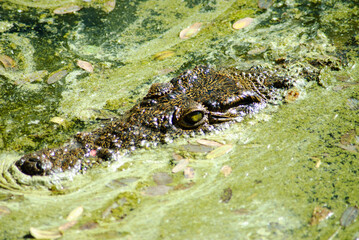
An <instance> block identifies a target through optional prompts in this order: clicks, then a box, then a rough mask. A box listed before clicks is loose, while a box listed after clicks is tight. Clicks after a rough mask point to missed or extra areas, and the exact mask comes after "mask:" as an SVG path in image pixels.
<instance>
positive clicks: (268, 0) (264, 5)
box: [258, 0, 273, 9]
mask: <svg viewBox="0 0 359 240" xmlns="http://www.w3.org/2000/svg"><path fill="white" fill-rule="evenodd" d="M272 4H273V0H258V7H259V8H260V9H268V8H270V6H272Z"/></svg>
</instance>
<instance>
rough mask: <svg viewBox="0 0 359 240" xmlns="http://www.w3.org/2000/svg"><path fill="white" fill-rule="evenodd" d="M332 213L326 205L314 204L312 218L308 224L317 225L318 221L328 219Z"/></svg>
mask: <svg viewBox="0 0 359 240" xmlns="http://www.w3.org/2000/svg"><path fill="white" fill-rule="evenodd" d="M332 215H333V212H332V211H330V210H329V209H328V208H326V207H320V206H316V207H315V208H314V210H313V213H312V218H311V219H310V225H312V226H314V225H317V224H318V223H319V222H321V221H323V220H325V219H328V218H329V217H330V216H332Z"/></svg>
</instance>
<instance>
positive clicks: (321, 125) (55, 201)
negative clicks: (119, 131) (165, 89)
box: [0, 0, 359, 239]
mask: <svg viewBox="0 0 359 240" xmlns="http://www.w3.org/2000/svg"><path fill="white" fill-rule="evenodd" d="M17 2H18V1H15V0H14V1H7V2H6V3H4V4H3V5H2V6H1V8H0V15H1V16H2V18H1V19H0V32H1V36H0V45H1V48H0V49H1V50H0V60H1V61H0V84H1V89H0V92H1V98H0V114H1V118H0V130H1V131H0V134H1V135H0V148H1V149H2V153H1V155H0V172H1V175H0V238H2V239H16V238H19V239H21V238H22V237H23V236H25V235H27V234H29V231H30V228H31V227H34V228H37V229H41V230H48V231H57V232H58V231H59V227H60V229H61V231H62V232H61V231H60V234H62V235H63V236H62V238H63V239H81V238H86V239H100V238H101V239H118V238H119V237H128V238H134V239H142V238H146V239H157V238H166V239H169V238H171V239H179V238H189V239H191V238H196V239H198V238H206V239H208V238H211V239H219V238H221V239H229V238H230V239H235V238H250V239H258V238H267V239H278V237H279V238H295V239H298V238H303V239H313V238H316V237H318V238H330V237H331V236H334V235H335V234H337V237H338V238H340V239H354V238H356V237H358V234H359V233H358V232H357V229H358V221H356V222H354V223H351V225H349V226H347V227H346V228H345V229H340V230H338V231H337V229H339V224H338V223H339V220H340V217H341V215H342V213H343V212H344V211H345V209H346V208H347V207H348V206H354V205H358V204H359V195H358V191H357V185H358V180H357V176H356V175H357V172H356V169H358V161H357V158H358V151H359V150H358V145H359V140H358V139H359V137H358V131H359V130H358V122H357V117H356V116H357V114H358V113H357V110H358V108H356V107H355V102H357V101H358V100H359V95H358V92H359V89H358V87H359V86H358V78H359V77H358V76H359V65H358V64H359V63H358V59H357V57H358V36H357V35H356V34H357V32H358V26H359V23H358V19H357V18H355V17H353V16H354V15H355V14H356V12H357V11H358V10H357V7H356V5H355V3H354V1H353V2H347V1H346V2H335V3H330V2H326V3H319V2H317V1H309V2H308V1H305V2H302V1H296V2H294V1H293V2H286V3H274V4H272V6H271V7H270V8H269V9H266V8H267V7H264V8H265V9H263V7H261V8H259V7H258V4H257V2H254V1H248V2H246V1H225V2H224V1H151V0H148V1H127V2H125V1H116V2H115V3H116V7H115V8H113V4H114V1H113V0H112V1H105V3H104V1H80V2H79V3H78V4H77V6H81V7H82V8H81V10H79V11H76V12H75V13H69V14H63V15H58V14H54V11H55V10H56V9H57V11H59V10H58V9H59V8H63V7H66V9H68V7H69V6H70V5H71V4H69V3H68V2H67V1H57V3H56V4H54V3H52V4H53V5H47V3H46V2H48V1H36V2H34V1H28V2H27V1H21V3H17ZM265 3H266V4H268V3H270V1H259V5H260V6H262V5H263V4H264V5H265ZM36 4H38V5H36ZM75 5H76V4H75ZM269 5H270V4H269ZM266 6H267V5H266ZM72 9H76V8H72ZM61 10H62V11H63V9H61ZM55 13H56V11H55ZM246 17H250V18H253V19H254V20H253V22H251V24H250V25H248V26H246V27H244V28H241V29H238V30H235V29H233V28H232V26H233V24H234V23H235V22H237V21H238V20H240V19H244V18H246ZM195 23H201V27H200V28H199V31H198V29H196V31H198V32H196V34H193V35H191V33H189V34H188V33H187V35H186V36H190V37H189V38H188V39H181V38H180V32H181V31H182V30H184V29H187V28H189V27H190V26H193V25H194V24H195ZM159 56H160V57H159ZM78 60H82V61H86V62H88V63H91V64H92V66H93V68H94V70H93V72H92V73H91V72H89V71H85V70H84V69H82V68H79V67H78V66H77V62H78ZM198 64H212V65H216V66H235V67H238V68H243V69H247V68H249V67H250V66H252V65H258V64H260V65H263V66H266V67H268V68H273V67H274V66H275V65H281V66H284V67H286V68H287V69H288V71H289V73H290V74H291V75H292V76H294V77H295V78H296V97H295V98H294V99H293V100H291V101H288V103H287V104H281V103H278V104H279V105H278V106H277V105H276V106H271V107H269V108H267V109H264V111H262V112H261V113H259V114H257V115H255V116H253V117H251V118H248V119H246V120H245V121H244V122H242V123H239V124H235V125H233V126H231V127H229V128H228V129H226V130H224V131H223V132H217V133H213V134H210V135H208V136H197V137H194V138H190V139H179V140H176V141H175V142H174V143H171V144H168V145H161V146H159V147H157V148H154V149H140V150H138V151H135V152H134V153H133V154H131V155H124V156H119V157H118V159H117V160H116V161H115V162H113V163H104V165H103V166H98V167H96V168H94V169H91V170H88V171H87V172H86V173H85V174H83V175H80V174H79V175H74V174H71V173H63V174H59V175H56V176H51V177H32V178H31V177H28V176H25V175H23V174H22V173H21V172H19V171H18V169H17V168H15V167H14V166H13V162H14V161H16V160H17V159H18V158H19V157H20V156H21V155H22V154H23V152H24V151H26V152H31V151H34V150H37V149H41V148H45V147H55V146H59V145H61V144H63V143H65V142H66V141H68V139H69V138H70V137H71V136H72V135H73V134H75V133H76V132H77V131H81V130H84V129H88V128H93V127H94V126H92V125H98V124H99V123H101V122H102V121H103V120H99V119H104V118H105V119H106V118H108V116H114V115H115V116H116V115H121V114H123V112H124V111H126V110H127V109H128V108H130V107H131V106H132V105H133V104H134V103H135V102H136V100H137V99H138V98H140V97H142V96H143V95H144V94H145V93H146V92H147V90H148V87H149V86H150V85H151V84H152V83H153V82H164V81H168V80H169V79H170V78H171V77H173V76H175V75H176V74H177V73H179V72H181V71H183V70H184V69H186V68H191V67H193V66H194V65H198ZM311 72H318V73H319V80H318V79H315V78H314V77H313V78H314V79H312V80H313V81H309V82H307V81H305V80H304V78H303V73H305V74H308V73H309V74H311ZM59 73H66V74H59ZM51 76H56V78H55V77H51ZM313 76H316V75H314V74H313ZM49 78H50V80H51V81H49ZM317 80H318V83H317ZM353 104H354V105H353ZM99 110H101V111H99ZM51 119H52V120H54V119H57V120H59V119H61V121H52V120H51ZM202 138H207V139H211V140H216V141H218V142H220V143H222V144H231V145H232V146H233V147H232V148H231V151H229V152H227V153H225V154H223V155H221V154H220V155H219V156H216V157H215V158H212V159H211V158H207V157H206V154H207V153H206V152H196V151H191V150H190V149H194V147H193V145H196V144H197V143H196V140H197V139H202ZM187 141H190V144H189V145H190V146H192V147H191V148H190V149H188V148H187V149H186V148H184V147H182V146H188V143H187ZM184 149H185V150H184ZM174 153H175V155H173V154H174ZM178 156H180V157H179V158H183V159H187V160H188V163H187V165H186V166H185V168H186V167H188V168H190V169H191V171H190V172H189V173H190V174H191V175H190V176H191V177H188V178H186V177H185V176H184V174H183V171H179V172H176V173H173V172H172V169H173V167H174V164H176V163H178V162H179V161H181V159H178ZM224 166H229V167H230V168H231V173H230V174H228V175H227V176H225V175H224V174H223V173H222V172H221V169H223V167H224ZM160 172H162V173H167V174H166V176H170V178H171V179H172V180H173V181H170V182H165V183H164V184H158V183H157V182H156V181H157V180H156V181H155V180H154V179H153V178H154V176H157V175H158V173H160ZM186 176H189V175H186ZM229 192H230V193H231V194H229ZM148 193H151V194H148ZM223 194H225V195H223ZM229 195H230V196H229ZM223 199H225V201H223ZM80 206H82V207H83V213H82V214H80V215H79V216H77V218H76V219H71V221H69V220H68V219H66V218H67V217H68V215H69V213H70V212H71V211H72V210H74V209H80V208H78V207H80ZM318 207H323V208H325V209H329V210H330V211H331V212H333V213H334V215H332V216H331V217H328V218H326V217H323V219H322V220H321V221H319V223H318V224H317V225H315V226H310V225H309V223H310V221H311V218H312V215H313V210H314V209H318ZM224 226H225V227H224Z"/></svg>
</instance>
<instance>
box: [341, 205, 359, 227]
mask: <svg viewBox="0 0 359 240" xmlns="http://www.w3.org/2000/svg"><path fill="white" fill-rule="evenodd" d="M358 214H359V210H358V207H357V206H354V207H348V208H347V209H346V210H345V211H344V213H343V215H342V217H341V218H340V225H342V226H343V227H348V226H349V225H350V224H352V222H353V221H354V220H355V219H356V218H357V216H358Z"/></svg>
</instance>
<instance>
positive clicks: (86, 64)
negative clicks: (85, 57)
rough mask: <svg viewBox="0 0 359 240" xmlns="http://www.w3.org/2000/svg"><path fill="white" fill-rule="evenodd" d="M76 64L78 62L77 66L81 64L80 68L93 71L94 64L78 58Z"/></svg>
mask: <svg viewBox="0 0 359 240" xmlns="http://www.w3.org/2000/svg"><path fill="white" fill-rule="evenodd" d="M76 64H77V66H79V67H80V68H82V69H83V70H85V71H86V72H89V73H92V72H93V66H92V64H91V63H89V62H86V61H82V60H77V62H76Z"/></svg>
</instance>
